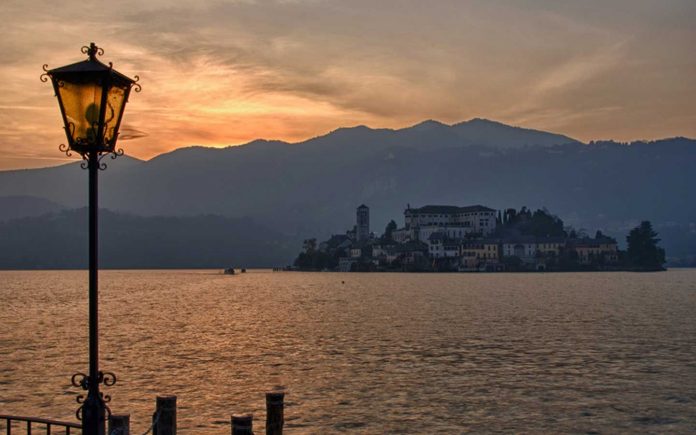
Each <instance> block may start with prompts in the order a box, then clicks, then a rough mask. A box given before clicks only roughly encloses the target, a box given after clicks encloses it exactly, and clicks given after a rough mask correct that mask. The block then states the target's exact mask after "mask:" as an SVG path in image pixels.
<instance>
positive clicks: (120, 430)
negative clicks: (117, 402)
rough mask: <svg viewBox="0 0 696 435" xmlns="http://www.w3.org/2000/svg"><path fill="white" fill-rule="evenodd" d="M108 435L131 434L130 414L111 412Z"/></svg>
mask: <svg viewBox="0 0 696 435" xmlns="http://www.w3.org/2000/svg"><path fill="white" fill-rule="evenodd" d="M108 435H130V414H111V417H109V431H108Z"/></svg>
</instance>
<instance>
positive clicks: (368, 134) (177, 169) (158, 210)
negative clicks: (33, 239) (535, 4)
mask: <svg viewBox="0 0 696 435" xmlns="http://www.w3.org/2000/svg"><path fill="white" fill-rule="evenodd" d="M124 163H125V164H123V165H119V160H116V161H115V162H114V164H113V165H111V166H110V167H109V169H108V170H106V171H104V172H102V173H101V174H100V177H101V178H100V180H101V197H100V200H101V206H102V207H105V208H108V209H111V210H114V211H117V212H120V213H130V214H135V215H141V216H188V217H194V216H198V215H204V214H211V213H212V214H216V215H220V216H227V217H231V218H249V219H252V220H253V222H255V223H256V224H258V225H259V226H261V227H263V228H269V229H271V230H273V231H274V232H275V233H274V235H273V236H271V235H270V233H269V235H268V240H271V238H272V237H276V235H275V234H283V235H285V236H287V237H290V238H292V239H293V240H297V239H301V238H303V237H319V238H321V237H325V236H327V235H329V234H330V233H332V232H333V233H336V232H342V231H344V230H345V229H347V228H350V227H352V225H353V223H354V216H355V207H356V206H357V205H359V204H361V203H365V204H367V205H368V206H370V208H371V222H372V228H373V230H375V231H376V232H381V231H382V229H383V228H384V226H385V225H386V223H387V222H388V221H389V219H395V220H396V221H397V222H398V223H399V224H400V225H401V224H402V223H403V218H402V216H403V215H402V213H403V210H404V208H405V206H406V204H407V203H410V204H411V205H412V206H419V205H424V204H457V205H466V204H485V205H487V206H490V207H493V208H505V207H517V208H519V207H520V206H522V205H526V206H528V207H534V208H536V207H547V208H548V209H549V210H551V211H552V212H553V213H556V214H558V215H559V216H560V217H561V218H563V219H564V221H566V223H569V224H572V225H574V226H575V227H577V228H585V229H587V230H588V231H589V232H591V233H593V232H594V230H596V229H602V230H603V231H605V232H606V233H609V234H611V235H615V236H617V237H619V240H623V235H624V234H625V233H626V232H627V231H628V230H629V229H630V228H631V227H632V226H635V224H637V223H638V222H639V221H640V220H643V219H649V220H651V221H652V222H653V223H654V225H655V227H656V228H657V229H658V231H659V230H660V228H661V226H666V225H669V228H670V230H669V231H668V232H669V234H670V235H669V238H665V239H664V243H665V247H666V248H667V253H668V255H670V246H671V245H670V244H673V243H676V242H677V239H679V240H681V241H679V243H681V244H680V245H679V246H680V248H679V252H681V253H684V255H691V254H696V241H694V243H688V244H687V245H684V243H683V241H684V240H693V239H689V238H688V237H686V236H683V237H682V236H680V235H679V234H681V233H684V232H687V233H688V231H693V230H690V229H689V228H693V227H692V226H693V225H694V223H696V201H694V199H695V195H694V193H693V192H694V191H693V186H695V185H696V171H693V170H692V168H693V167H696V141H694V140H691V139H686V138H673V139H665V140H659V141H654V142H634V143H630V144H622V143H616V142H592V143H590V144H583V143H580V142H578V141H575V140H573V139H570V138H567V137H565V136H560V135H554V134H551V133H544V132H538V131H534V130H526V129H521V128H516V127H509V126H505V125H503V124H499V123H496V122H493V121H485V120H472V121H469V122H466V123H461V124H455V125H453V126H448V125H445V124H442V123H438V122H436V121H426V122H423V123H420V124H417V125H414V126H412V127H408V128H405V129H401V130H390V129H370V128H368V127H365V126H358V127H352V128H340V129H337V130H335V131H333V132H331V133H329V134H327V135H324V136H320V137H317V138H313V139H310V140H307V141H304V142H300V143H295V144H288V143H285V142H279V141H264V140H258V141H254V142H251V143H248V144H246V145H242V146H235V147H228V148H224V149H213V148H203V147H190V148H184V149H178V150H175V151H172V152H170V153H167V154H163V155H160V156H158V157H156V158H154V159H152V160H150V161H147V162H140V161H131V162H124ZM86 185H87V180H86V173H85V172H84V171H81V170H80V169H79V167H74V166H70V165H68V166H63V167H59V168H50V169H36V170H26V171H8V172H0V196H2V195H5V196H7V195H30V196H36V197H41V198H46V199H49V200H51V201H55V202H57V203H59V204H63V205H65V206H67V207H71V208H74V207H83V206H84V205H85V202H86ZM690 225H691V226H690ZM665 228H667V227H665ZM675 246H676V245H675ZM675 252H676V251H675ZM689 253H691V254H689ZM680 255H681V254H680ZM287 261H288V262H289V261H290V258H288V259H287Z"/></svg>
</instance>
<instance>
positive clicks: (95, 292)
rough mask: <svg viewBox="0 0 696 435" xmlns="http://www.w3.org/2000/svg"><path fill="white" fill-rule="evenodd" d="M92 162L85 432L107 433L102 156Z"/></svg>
mask: <svg viewBox="0 0 696 435" xmlns="http://www.w3.org/2000/svg"><path fill="white" fill-rule="evenodd" d="M87 162H88V164H89V166H88V170H89V377H88V379H87V386H88V391H87V399H86V400H85V403H84V405H83V407H82V433H83V434H84V435H104V424H105V404H104V400H103V399H102V396H101V393H100V392H99V384H100V383H101V382H102V375H101V373H100V372H99V288H98V282H97V274H98V269H99V261H98V254H99V252H98V237H97V236H98V233H97V231H98V225H97V220H98V214H99V201H98V199H99V198H98V197H99V195H98V189H97V188H98V176H97V175H98V174H99V155H98V153H97V152H96V151H91V152H90V153H89V154H88V155H87Z"/></svg>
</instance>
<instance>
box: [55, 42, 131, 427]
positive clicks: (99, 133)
mask: <svg viewBox="0 0 696 435" xmlns="http://www.w3.org/2000/svg"><path fill="white" fill-rule="evenodd" d="M82 53H84V54H86V55H88V56H89V58H88V59H87V60H84V61H82V62H78V63H74V64H71V65H67V66H64V67H60V68H55V69H52V70H49V69H48V65H44V66H43V69H44V71H45V72H44V74H42V75H41V81H43V82H47V81H48V80H49V78H50V80H51V82H52V83H53V89H54V91H55V94H56V97H57V98H58V104H59V105H60V113H61V115H62V117H63V123H64V125H65V134H66V136H67V138H68V145H60V146H59V147H58V148H59V149H60V150H61V151H63V152H65V153H66V154H67V155H71V153H72V152H76V153H78V154H80V155H81V156H82V159H83V160H84V162H83V163H82V168H83V169H87V170H88V171H89V374H88V375H86V374H84V373H77V374H75V375H73V377H72V383H73V385H74V386H76V387H81V388H82V389H83V390H86V391H87V398H86V399H85V397H84V395H79V396H78V397H77V402H78V403H80V404H81V406H80V407H79V408H78V410H77V412H76V414H77V418H78V419H80V420H82V433H83V434H88V435H103V434H104V423H105V420H106V414H107V413H110V411H109V408H108V407H107V406H106V402H108V401H109V400H111V398H110V397H109V396H108V395H103V394H102V393H101V392H100V391H99V384H102V383H103V384H104V385H105V386H111V385H113V384H115V383H116V376H115V375H114V374H113V373H110V372H102V371H100V370H99V294H98V283H97V273H98V269H99V265H98V244H97V213H98V192H97V187H98V186H97V185H98V178H97V174H98V173H99V170H103V169H106V164H104V163H102V162H101V159H102V158H104V157H105V156H106V155H111V157H112V158H116V157H118V156H120V155H123V150H122V149H117V148H116V139H118V129H119V127H120V125H121V118H122V117H123V111H124V109H125V107H126V102H128V95H129V94H130V91H131V89H134V90H135V91H136V92H140V85H139V84H138V83H137V81H138V76H135V80H133V79H131V78H129V77H126V76H125V75H123V74H121V73H119V72H117V71H116V70H114V69H113V66H112V64H111V63H109V64H108V65H105V64H103V63H102V62H100V61H99V60H97V55H99V56H101V55H103V54H104V50H102V49H101V48H99V47H97V46H96V45H95V44H94V43H91V44H90V45H89V47H86V46H85V47H82Z"/></svg>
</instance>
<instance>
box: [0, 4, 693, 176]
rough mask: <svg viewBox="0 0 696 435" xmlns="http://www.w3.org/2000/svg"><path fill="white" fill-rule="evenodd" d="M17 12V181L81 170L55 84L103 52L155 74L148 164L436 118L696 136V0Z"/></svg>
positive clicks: (129, 118) (129, 133)
mask: <svg viewBox="0 0 696 435" xmlns="http://www.w3.org/2000/svg"><path fill="white" fill-rule="evenodd" d="M0 11H2V13H3V14H4V16H8V17H9V16H11V17H12V21H11V22H8V23H7V25H6V26H5V27H4V28H3V29H2V30H0V35H2V39H1V40H0V46H1V47H2V50H0V53H1V54H0V60H2V62H0V78H1V79H2V81H3V83H5V86H4V92H3V94H2V95H1V96H0V117H1V119H3V120H4V121H5V122H4V123H3V127H2V128H0V169H21V168H28V167H37V166H46V163H47V162H52V163H56V162H57V163H60V162H63V161H66V159H65V157H64V156H62V155H61V154H60V153H59V152H58V151H57V149H56V148H57V147H58V145H59V144H61V143H63V142H64V141H65V137H64V133H63V131H62V126H61V121H60V115H59V111H58V108H57V105H56V102H55V98H53V91H52V89H51V87H50V86H47V85H46V84H45V83H41V82H39V80H38V76H39V75H40V74H41V72H42V71H41V65H43V64H48V65H49V68H55V67H59V66H62V65H66V64H69V63H72V62H76V61H79V60H81V59H83V55H81V53H80V47H81V46H83V45H85V44H89V42H92V41H93V42H95V43H97V44H98V45H99V46H100V47H102V48H104V50H105V55H104V56H102V57H101V59H102V60H103V61H104V62H113V64H114V67H115V68H116V69H117V70H118V71H120V72H122V73H124V74H126V75H129V76H133V75H136V74H137V75H139V76H140V77H141V78H142V80H141V84H142V85H143V92H142V93H141V94H138V95H134V96H133V98H131V101H130V103H129V105H128V107H127V108H126V112H125V115H124V122H123V125H122V129H121V133H122V139H121V141H120V142H119V143H120V145H121V147H123V148H124V149H125V150H126V152H127V153H128V154H130V155H133V156H134V157H137V158H140V159H149V158H151V157H153V156H155V155H158V154H162V153H165V152H168V151H171V150H173V149H177V148H181V147H185V146H191V145H192V144H199V145H201V146H206V147H226V146H230V144H243V143H246V142H249V141H251V140H254V139H257V138H268V139H271V138H272V139H273V140H281V141H285V142H291V143H292V142H298V141H302V140H305V139H307V138H312V137H316V136H319V135H321V134H323V133H324V132H328V131H332V130H334V129H337V128H340V127H344V126H347V125H369V126H379V127H385V128H398V127H400V126H403V125H411V124H414V123H417V122H419V121H420V120H425V119H438V120H440V121H441V122H444V123H447V124H451V123H453V122H458V121H459V120H462V119H472V118H484V119H494V120H497V121H499V122H502V123H504V124H508V125H520V126H524V127H526V128H534V129H537V130H541V131H549V132H553V133H557V134H562V135H566V136H569V137H572V138H576V139H578V140H580V141H582V142H588V141H590V140H593V139H595V140H598V139H604V138H607V139H613V140H616V141H620V142H630V141H635V140H655V139H660V138H666V137H679V136H683V137H696V122H694V121H696V103H695V102H694V101H695V100H694V98H693V96H694V95H696V80H695V79H694V77H696V74H694V72H695V71H696V54H695V53H694V51H693V50H692V49H691V44H690V41H693V40H696V29H694V28H693V26H692V24H691V23H693V20H694V18H696V4H694V3H693V2H689V1H686V0H671V1H666V2H660V3H655V2H650V1H638V2H636V1H631V0H613V1H609V2H603V3H602V4H601V5H598V6H592V7H588V6H587V5H585V4H577V3H572V2H555V1H549V0H536V1H532V0H529V1H524V2H510V1H495V2H490V1H487V2H484V1H471V2H467V3H466V4H462V3H460V2H450V1H443V2H439V3H438V4H437V6H436V7H433V6H432V5H430V6H424V5H422V4H421V3H419V2H409V3H403V2H399V3H391V2H381V3H380V4H373V3H371V2H362V1H356V2H352V3H350V4H346V3H342V2H336V1H332V0H321V1H320V0H293V1H252V2H246V1H244V2H241V1H233V2H229V3H219V2H203V3H198V4H196V5H190V4H187V3H185V2H174V3H172V2H149V3H148V4H146V5H141V4H139V3H133V4H123V3H119V4H108V5H91V4H84V3H83V2H75V1H70V2H68V3H66V4H65V5H63V6H62V7H61V8H60V9H58V10H52V11H50V13H48V12H46V10H45V7H44V6H43V5H42V3H41V2H40V1H39V0H30V1H22V2H11V1H10V2H4V3H3V4H2V5H1V6H0ZM502 29H505V31H501V30H502ZM126 137H130V138H132V140H129V141H127V142H126V141H125V138H126Z"/></svg>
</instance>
